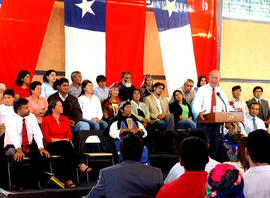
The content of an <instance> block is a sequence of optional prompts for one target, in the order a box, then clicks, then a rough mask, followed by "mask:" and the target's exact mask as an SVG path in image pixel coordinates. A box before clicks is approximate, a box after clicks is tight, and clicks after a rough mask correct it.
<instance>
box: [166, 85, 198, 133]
mask: <svg viewBox="0 0 270 198" xmlns="http://www.w3.org/2000/svg"><path fill="white" fill-rule="evenodd" d="M173 98H174V102H173V103H172V104H170V112H171V113H172V114H173V115H174V119H175V128H176V129H193V128H196V124H195V123H194V122H193V120H192V118H193V115H192V111H191V107H190V105H189V104H188V103H187V102H186V101H185V99H184V98H183V94H182V92H181V91H179V90H175V91H174V92H173Z"/></svg>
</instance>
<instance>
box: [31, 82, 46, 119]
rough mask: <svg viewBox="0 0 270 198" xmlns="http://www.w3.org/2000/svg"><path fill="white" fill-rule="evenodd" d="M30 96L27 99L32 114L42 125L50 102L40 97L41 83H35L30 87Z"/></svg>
mask: <svg viewBox="0 0 270 198" xmlns="http://www.w3.org/2000/svg"><path fill="white" fill-rule="evenodd" d="M29 92H30V96H29V97H27V98H26V99H27V100H28V101H29V103H28V104H29V109H30V112H31V113H33V114H34V115H35V116H36V118H37V120H38V123H39V124H41V123H42V117H43V116H44V114H45V113H46V111H47V109H48V102H47V100H46V98H44V97H40V94H41V82H39V81H34V82H32V83H31V84H30V86H29Z"/></svg>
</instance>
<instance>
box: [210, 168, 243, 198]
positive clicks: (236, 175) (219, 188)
mask: <svg viewBox="0 0 270 198" xmlns="http://www.w3.org/2000/svg"><path fill="white" fill-rule="evenodd" d="M208 184H209V186H210V188H211V189H210V194H208V193H207V194H208V196H207V198H210V197H213V198H244V194H243V188H244V180H243V176H242V174H241V173H240V172H239V170H238V169H237V168H236V167H235V166H233V165H230V164H218V165H216V167H215V168H214V169H213V170H212V171H211V173H210V175H209V177H208Z"/></svg>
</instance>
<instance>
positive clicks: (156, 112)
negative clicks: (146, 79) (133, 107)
mask: <svg viewBox="0 0 270 198" xmlns="http://www.w3.org/2000/svg"><path fill="white" fill-rule="evenodd" d="M153 87H154V93H153V94H152V95H150V96H147V97H146V98H145V104H146V106H147V108H148V109H149V113H150V122H151V124H154V125H155V126H156V127H157V128H158V129H159V130H161V131H170V130H175V123H174V117H173V114H171V113H170V110H169V102H168V100H167V99H166V98H164V97H162V96H161V94H162V92H163V91H164V89H165V85H164V84H163V83H160V82H157V83H155V84H154V86H153Z"/></svg>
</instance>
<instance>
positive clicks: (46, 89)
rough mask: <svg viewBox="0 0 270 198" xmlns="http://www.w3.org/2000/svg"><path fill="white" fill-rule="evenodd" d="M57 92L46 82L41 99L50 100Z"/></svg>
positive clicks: (42, 86)
mask: <svg viewBox="0 0 270 198" xmlns="http://www.w3.org/2000/svg"><path fill="white" fill-rule="evenodd" d="M56 92H57V90H55V89H54V88H52V86H51V85H50V84H49V83H47V82H45V83H43V84H42V85H41V94H40V96H41V97H45V98H49V96H50V95H52V94H54V93H56Z"/></svg>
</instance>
